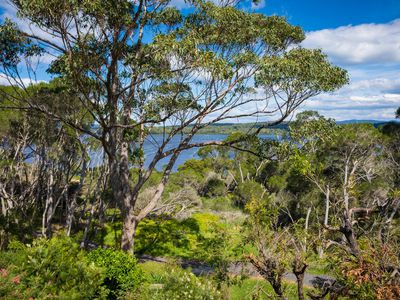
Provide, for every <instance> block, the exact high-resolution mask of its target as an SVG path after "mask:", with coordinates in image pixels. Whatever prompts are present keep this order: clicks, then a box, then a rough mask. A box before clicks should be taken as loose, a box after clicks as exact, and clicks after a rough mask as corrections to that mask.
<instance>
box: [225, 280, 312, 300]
mask: <svg viewBox="0 0 400 300" xmlns="http://www.w3.org/2000/svg"><path fill="white" fill-rule="evenodd" d="M309 290H311V289H310V288H306V287H304V293H306V292H307V291H309ZM284 293H285V296H286V297H287V298H288V299H289V300H292V299H293V300H297V299H298V296H297V285H296V284H295V283H292V282H284ZM274 297H275V293H274V290H273V289H272V287H271V285H270V284H269V283H268V282H266V281H265V280H263V279H257V278H248V279H245V280H243V281H242V282H241V283H239V284H236V285H233V286H231V288H230V298H229V299H231V300H247V299H248V300H253V299H274Z"/></svg>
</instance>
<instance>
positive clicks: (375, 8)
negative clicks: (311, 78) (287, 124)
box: [253, 0, 400, 120]
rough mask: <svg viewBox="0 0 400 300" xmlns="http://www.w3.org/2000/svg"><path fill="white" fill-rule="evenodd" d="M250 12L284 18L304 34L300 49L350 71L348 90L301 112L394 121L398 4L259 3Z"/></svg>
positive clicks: (398, 81)
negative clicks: (321, 53)
mask: <svg viewBox="0 0 400 300" xmlns="http://www.w3.org/2000/svg"><path fill="white" fill-rule="evenodd" d="M253 8H254V9H255V10H256V11H257V12H263V13H265V14H268V15H270V14H277V15H283V16H286V18H287V19H288V21H289V22H290V23H292V24H294V25H299V26H301V27H302V28H304V30H305V31H306V33H307V38H306V40H305V41H304V43H303V46H305V47H309V48H322V49H323V50H324V52H325V53H327V54H328V56H329V59H330V60H331V61H332V62H333V63H335V64H337V65H339V66H341V67H343V68H345V69H347V70H348V71H349V74H350V80H351V82H350V84H349V85H348V86H346V87H344V88H342V89H341V90H339V91H338V92H335V93H334V94H329V95H321V96H318V97H315V98H314V99H311V100H310V101H308V102H307V103H306V104H305V105H304V106H303V107H302V108H301V109H303V110H304V109H314V110H318V111H319V112H321V113H322V114H324V115H326V116H329V117H334V118H335V119H338V120H345V119H379V120H385V119H386V120H387V119H391V118H393V113H394V110H395V108H396V107H399V106H400V0H364V1H362V0H347V1H344V0H335V1H334V0H330V1H328V0H325V1H321V0H319V1H318V0H307V1H299V0H297V1H296V0H286V1H284V0H264V1H263V0H262V1H261V2H260V4H259V6H258V7H253Z"/></svg>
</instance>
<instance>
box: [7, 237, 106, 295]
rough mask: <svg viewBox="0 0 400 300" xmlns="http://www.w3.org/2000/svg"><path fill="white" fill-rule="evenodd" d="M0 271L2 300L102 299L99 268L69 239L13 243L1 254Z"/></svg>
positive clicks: (101, 280)
mask: <svg viewBox="0 0 400 300" xmlns="http://www.w3.org/2000/svg"><path fill="white" fill-rule="evenodd" d="M0 268H1V274H0V298H2V299H24V298H26V299H28V298H33V299H90V298H95V297H96V298H105V293H104V290H103V289H102V288H101V284H102V282H103V275H102V270H101V268H98V267H96V266H95V265H94V264H92V263H90V262H89V261H88V260H87V258H86V257H85V254H84V252H83V251H81V250H80V249H79V247H78V245H77V244H75V243H74V242H73V241H72V240H71V239H69V238H65V237H61V238H60V237H57V238H53V239H51V240H44V239H39V240H35V241H34V242H33V245H32V246H25V245H23V244H20V243H13V244H11V245H10V250H9V251H7V252H6V253H4V252H3V253H2V258H1V263H0Z"/></svg>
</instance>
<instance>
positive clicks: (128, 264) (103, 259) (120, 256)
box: [88, 248, 144, 299]
mask: <svg viewBox="0 0 400 300" xmlns="http://www.w3.org/2000/svg"><path fill="white" fill-rule="evenodd" d="M88 258H89V260H90V261H92V262H93V263H94V264H95V265H96V266H98V267H101V268H103V269H104V277H105V278H104V286H105V287H106V289H107V291H108V293H109V298H111V299H116V298H118V297H120V296H124V295H125V294H126V292H127V291H131V292H134V291H135V290H137V288H138V287H139V285H140V284H141V283H142V282H143V281H144V276H143V272H142V271H141V269H140V268H139V267H138V265H137V260H136V258H135V257H134V256H132V255H131V254H128V253H125V252H123V251H121V250H113V249H102V248H98V249H96V250H93V251H91V252H89V254H88Z"/></svg>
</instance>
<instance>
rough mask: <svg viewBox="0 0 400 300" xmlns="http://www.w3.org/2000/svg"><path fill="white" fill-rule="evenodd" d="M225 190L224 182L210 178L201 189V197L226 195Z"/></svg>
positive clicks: (216, 178)
mask: <svg viewBox="0 0 400 300" xmlns="http://www.w3.org/2000/svg"><path fill="white" fill-rule="evenodd" d="M226 192H227V188H226V185H225V181H223V180H222V179H219V178H218V177H211V178H209V179H208V180H207V182H206V183H205V185H204V187H203V189H202V195H204V196H206V197H220V196H224V195H226Z"/></svg>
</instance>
